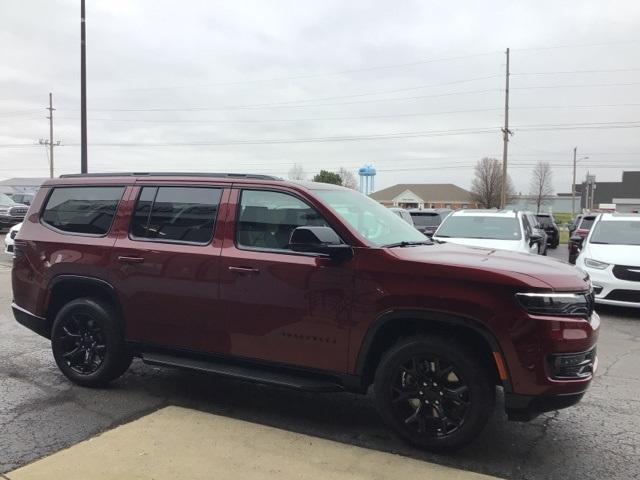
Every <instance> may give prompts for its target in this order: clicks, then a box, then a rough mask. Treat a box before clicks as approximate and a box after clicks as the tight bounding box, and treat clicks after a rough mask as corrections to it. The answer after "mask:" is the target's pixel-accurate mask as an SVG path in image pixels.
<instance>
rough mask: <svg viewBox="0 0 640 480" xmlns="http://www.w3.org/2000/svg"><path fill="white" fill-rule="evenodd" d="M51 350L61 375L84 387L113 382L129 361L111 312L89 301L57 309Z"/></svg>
mask: <svg viewBox="0 0 640 480" xmlns="http://www.w3.org/2000/svg"><path fill="white" fill-rule="evenodd" d="M51 348H52V350H53V357H54V358H55V361H56V363H57V364H58V367H59V368H60V370H61V371H62V373H64V375H65V376H66V377H67V378H68V379H69V380H71V381H73V382H74V383H77V384H79V385H82V386H85V387H99V386H104V385H106V384H107V383H109V382H110V381H112V380H115V379H116V378H117V377H119V376H120V375H122V374H123V373H124V372H125V371H126V370H127V369H128V368H129V365H131V360H132V358H133V357H132V356H131V354H130V353H129V352H128V351H127V349H126V346H125V343H124V332H123V331H122V328H121V324H120V322H119V321H118V317H117V314H116V312H115V310H114V309H113V308H112V307H111V305H109V304H108V303H105V302H102V301H100V300H97V299H93V298H79V299H76V300H72V301H71V302H69V303H67V304H66V305H65V306H64V307H62V308H61V309H60V311H59V312H58V314H57V315H56V318H55V320H54V322H53V328H52V331H51Z"/></svg>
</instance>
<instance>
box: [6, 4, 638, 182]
mask: <svg viewBox="0 0 640 480" xmlns="http://www.w3.org/2000/svg"><path fill="white" fill-rule="evenodd" d="M87 3H88V5H87V17H88V23H87V29H88V79H89V84H88V101H89V118H90V122H89V142H90V145H89V164H90V169H91V170H93V171H98V170H101V171H117V170H218V171H219V170H235V171H252V172H260V173H275V174H279V175H285V174H286V173H287V171H288V170H289V168H290V167H291V165H292V164H293V163H299V164H302V165H303V166H304V168H305V170H306V171H307V172H308V173H313V172H316V171H318V170H319V169H320V168H332V169H337V168H338V167H340V166H344V167H347V168H351V169H356V168H357V167H358V166H360V165H362V164H364V163H373V164H374V165H375V166H376V167H377V168H378V170H379V172H380V173H379V175H378V181H377V185H378V186H379V187H383V186H387V185H391V184H394V183H398V182H409V181H411V182H413V181H424V182H452V183H457V184H459V185H461V186H463V187H468V186H469V183H470V178H471V175H472V165H473V163H474V162H475V161H476V160H477V159H479V158H480V157H483V156H496V157H500V155H501V151H502V143H501V137H500V132H499V128H500V126H501V124H502V121H503V112H502V106H503V92H502V89H503V88H504V78H503V77H502V75H503V71H504V54H503V51H504V49H505V48H506V47H507V46H509V47H511V48H512V62H511V64H512V72H513V73H514V75H513V76H512V78H511V80H512V82H511V83H512V87H513V90H512V96H511V106H512V110H511V123H512V125H513V130H514V131H515V136H514V137H513V138H512V141H511V142H510V153H511V154H510V162H511V164H512V167H513V168H511V169H510V172H511V176H512V177H513V179H514V181H515V184H516V187H517V189H518V190H522V191H526V190H527V189H528V180H529V176H530V171H531V169H532V164H533V163H535V162H536V161H538V160H544V161H549V162H550V163H551V164H552V165H553V170H554V178H555V186H556V190H558V191H567V190H569V188H570V178H571V169H570V168H568V165H569V164H570V160H571V158H570V155H571V151H572V149H573V147H574V146H576V145H577V146H578V147H579V151H580V153H581V154H582V155H586V154H588V155H589V157H590V158H589V160H585V161H583V162H582V163H581V166H580V169H579V171H578V175H579V177H580V176H583V175H584V174H585V173H586V170H587V169H589V170H591V171H592V172H595V173H596V174H597V175H598V178H600V179H603V180H605V179H606V180H615V179H617V178H619V176H620V171H621V170H623V169H625V168H626V169H631V168H636V169H638V168H640V136H639V130H638V128H631V127H635V126H637V125H640V124H638V123H636V124H629V123H626V124H620V123H618V124H616V126H617V127H624V128H615V129H614V128H610V127H612V126H614V125H612V124H611V122H640V109H639V106H640V60H639V59H640V33H639V32H640V29H639V27H640V4H639V3H638V2H636V1H633V0H628V1H617V2H605V3H603V2H601V1H597V0H592V1H579V0H576V1H567V2H557V1H538V2H524V1H521V2H517V1H511V2H498V1H486V2H472V1H467V2H453V3H452V2H449V3H444V4H443V3H442V2H423V1H406V2H395V3H394V2H383V1H357V2H342V1H329V2H295V1H273V2H261V1H245V2H212V1H200V2H196V1H189V2H169V1H151V0H139V1H136V2H130V1H125V0H117V1H113V0H110V1H106V0H104V1H90V2H87ZM78 17H79V2H78V1H76V0H74V1H71V0H64V1H63V0H60V1H45V0H32V1H29V2H24V1H20V0H5V1H3V2H2V6H1V7H0V44H2V45H3V48H2V49H1V50H0V87H1V88H0V177H9V176H45V175H46V174H47V172H48V167H47V157H46V152H45V150H44V148H43V147H41V146H27V147H16V148H9V147H6V145H13V144H25V143H32V142H36V141H37V139H38V138H42V137H46V136H47V135H48V124H47V120H46V119H45V116H46V111H45V110H44V107H45V106H46V102H47V95H48V92H49V91H52V92H53V93H54V100H55V107H56V109H57V110H56V112H55V118H56V122H55V130H56V133H55V136H56V139H60V140H62V141H63V146H61V147H59V148H57V150H56V173H57V174H59V173H67V172H74V171H77V169H78V166H79V152H80V150H79V147H78V146H77V144H78V143H79V141H80V132H79V116H80V112H79V103H80V102H79V19H78ZM546 47H549V48H546ZM430 60H433V61H430ZM602 70H604V71H602ZM614 70H616V71H614ZM576 71H590V72H589V73H554V74H545V75H532V74H534V73H544V72H576ZM484 77H491V78H484ZM470 79H475V80H471V81H466V82H461V81H464V80H470ZM611 84H629V85H617V86H613V85H611ZM582 85H591V86H588V87H583V86H582ZM594 85H604V86H594ZM417 87H422V88H417ZM541 87H543V88H541ZM376 92H389V93H376ZM464 92H475V93H464ZM363 94H367V95H363ZM286 102H290V103H286ZM274 104H276V105H274ZM541 107H549V108H541ZM154 109H165V110H164V111H148V110H154ZM203 109H204V110H203ZM345 117H346V118H345ZM590 123H599V124H601V125H593V126H592V127H596V128H593V129H586V128H584V127H588V126H589V125H583V126H582V127H583V128H581V129H562V128H563V127H555V129H554V127H544V126H552V125H562V124H590ZM531 125H542V126H543V127H537V128H539V130H534V127H526V126H531ZM604 127H607V128H604ZM541 128H547V129H546V130H542V129H541ZM460 130H467V133H465V134H456V135H452V134H451V133H456V132H453V131H460ZM477 130H489V131H488V133H482V132H478V131H477ZM400 132H424V133H423V134H422V135H423V136H407V135H405V136H398V138H392V139H390V138H380V137H378V138H375V139H365V138H363V137H365V136H375V135H377V136H384V135H388V134H394V133H400ZM429 132H432V133H429ZM433 132H443V133H442V134H440V135H439V136H436V135H435V134H434V133H433ZM445 133H446V134H445ZM335 137H340V139H341V141H329V140H331V139H335ZM345 137H348V138H353V137H356V138H357V140H353V139H352V140H347V138H345ZM312 139H316V141H311V140H312ZM318 139H322V141H318ZM260 141H262V142H263V143H262V144H260V143H259V142H260ZM284 142H292V143H284ZM148 144H174V145H171V146H150V145H148ZM175 144H180V145H175ZM188 144H191V145H188ZM202 144H208V145H202ZM2 145H4V146H2Z"/></svg>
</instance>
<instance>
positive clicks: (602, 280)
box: [577, 258, 640, 308]
mask: <svg viewBox="0 0 640 480" xmlns="http://www.w3.org/2000/svg"><path fill="white" fill-rule="evenodd" d="M577 266H578V267H579V268H580V269H581V270H582V271H583V272H586V273H588V274H589V277H590V278H591V283H592V284H593V290H594V292H595V301H596V303H599V304H601V305H614V306H617V307H631V308H640V301H638V302H636V301H626V300H620V299H618V298H616V293H615V292H614V290H618V291H620V290H622V291H636V292H638V298H640V282H634V281H630V280H622V279H620V278H617V277H616V276H615V275H614V274H613V265H609V266H608V267H607V268H605V269H604V270H598V269H595V268H588V267H586V266H585V264H584V259H583V258H579V259H578V261H577ZM639 268H640V267H639ZM607 297H609V298H607Z"/></svg>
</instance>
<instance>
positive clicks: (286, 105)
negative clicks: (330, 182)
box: [74, 87, 500, 112]
mask: <svg viewBox="0 0 640 480" xmlns="http://www.w3.org/2000/svg"><path fill="white" fill-rule="evenodd" d="M425 88H426V87H425ZM498 91H500V90H498V89H488V90H467V91H457V92H448V93H438V94H434V95H419V96H413V97H395V98H375V99H369V100H358V101H353V102H336V103H312V104H306V105H291V104H290V103H292V102H288V103H287V102H282V103H272V104H263V103H262V104H261V103H258V104H247V105H228V106H224V107H184V108H92V109H91V110H92V111H97V112H205V111H224V110H244V109H249V110H253V109H260V108H309V107H325V106H332V105H354V104H359V103H376V102H393V101H401V100H417V99H422V98H435V97H449V96H452V95H469V94H477V93H489V92H498ZM306 101H307V102H311V101H313V100H306ZM302 102H303V100H300V101H299V103H302ZM74 111H75V110H74Z"/></svg>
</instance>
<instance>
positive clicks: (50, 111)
mask: <svg viewBox="0 0 640 480" xmlns="http://www.w3.org/2000/svg"><path fill="white" fill-rule="evenodd" d="M47 110H49V116H48V117H47V118H48V119H49V178H53V111H54V110H55V108H53V95H52V94H51V92H49V108H48V109H47Z"/></svg>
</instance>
